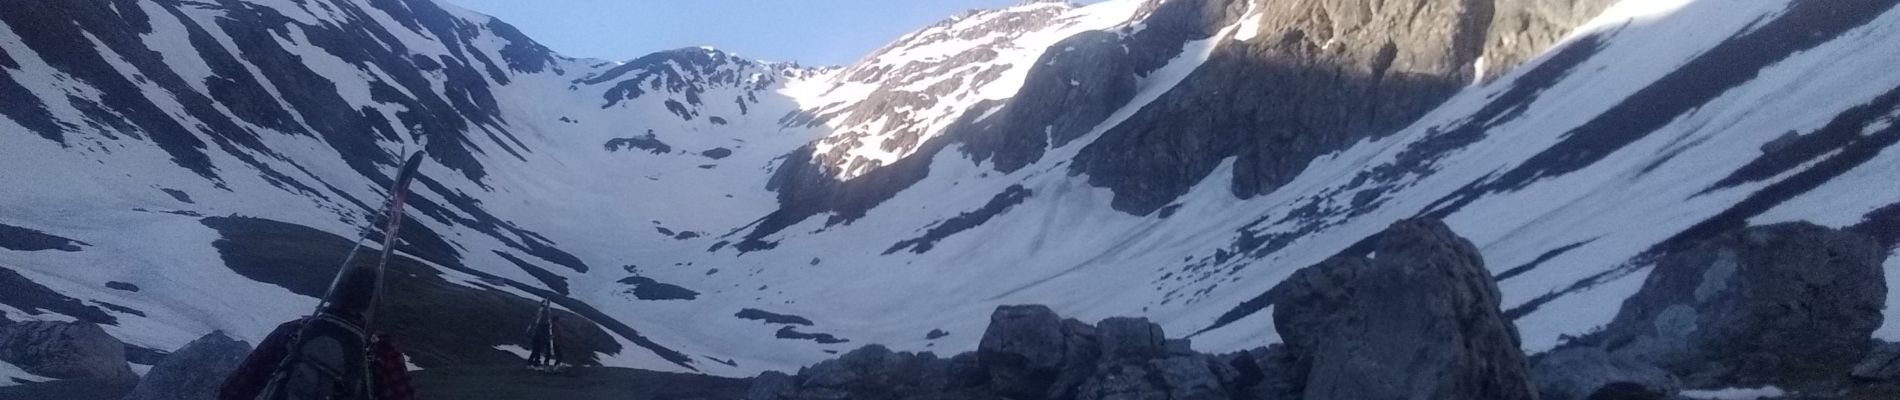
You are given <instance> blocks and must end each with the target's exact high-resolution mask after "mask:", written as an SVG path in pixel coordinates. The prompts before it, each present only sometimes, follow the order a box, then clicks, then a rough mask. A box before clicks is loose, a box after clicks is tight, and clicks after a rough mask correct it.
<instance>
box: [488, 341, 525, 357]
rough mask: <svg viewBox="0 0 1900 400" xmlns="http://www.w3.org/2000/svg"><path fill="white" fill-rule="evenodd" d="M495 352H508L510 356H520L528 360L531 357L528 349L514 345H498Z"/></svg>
mask: <svg viewBox="0 0 1900 400" xmlns="http://www.w3.org/2000/svg"><path fill="white" fill-rule="evenodd" d="M495 350H501V351H506V352H508V353H509V354H514V355H516V356H520V357H521V358H522V359H527V358H528V355H529V354H528V349H524V348H522V347H521V346H516V345H512V344H503V345H496V346H495Z"/></svg>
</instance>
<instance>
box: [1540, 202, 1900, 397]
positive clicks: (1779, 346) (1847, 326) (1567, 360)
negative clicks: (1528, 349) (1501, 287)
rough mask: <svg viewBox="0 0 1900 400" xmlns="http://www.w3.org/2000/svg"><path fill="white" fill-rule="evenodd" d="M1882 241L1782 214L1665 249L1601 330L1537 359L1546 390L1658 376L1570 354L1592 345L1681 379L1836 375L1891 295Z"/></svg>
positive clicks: (1752, 383)
mask: <svg viewBox="0 0 1900 400" xmlns="http://www.w3.org/2000/svg"><path fill="white" fill-rule="evenodd" d="M1885 253H1886V252H1885V250H1884V249H1883V248H1881V246H1879V245H1878V244H1877V243H1876V242H1875V241H1874V240H1873V239H1871V238H1868V237H1866V236H1864V235H1860V234H1856V233H1851V232H1846V231H1842V230H1836V229H1830V228H1825V227H1821V226H1816V225H1813V224H1808V223H1787V224H1778V225H1769V226H1760V227H1751V228H1746V229H1742V230H1737V231H1731V232H1728V233H1724V234H1722V235H1719V236H1717V237H1715V238H1713V239H1710V240H1708V241H1705V242H1703V243H1701V244H1698V245H1696V246H1694V247H1691V248H1688V249H1685V250H1682V251H1679V252H1676V253H1673V254H1669V255H1666V256H1665V257H1664V258H1662V259H1661V261H1660V262H1658V263H1657V264H1656V267H1655V270H1654V271H1653V272H1651V273H1650V275H1649V278H1648V280H1647V281H1645V282H1644V284H1643V288H1642V289H1641V290H1640V291H1638V292H1637V293H1636V294H1635V295H1634V296H1631V297H1630V298H1629V299H1628V300H1626V301H1625V302H1624V303H1623V308H1622V310H1621V312H1619V313H1618V314H1617V316H1616V318H1615V319H1614V320H1612V321H1611V322H1610V324H1609V325H1607V326H1605V327H1604V328H1603V330H1602V331H1600V332H1598V333H1596V334H1593V335H1590V336H1587V337H1584V338H1581V339H1578V340H1575V341H1573V342H1571V343H1569V344H1567V345H1566V346H1565V347H1564V348H1560V349H1558V350H1555V351H1552V352H1551V353H1549V354H1548V355H1546V356H1544V357H1543V358H1542V359H1541V360H1540V361H1539V362H1538V366H1537V368H1538V370H1539V376H1540V378H1545V379H1546V380H1545V381H1544V382H1542V383H1543V384H1544V386H1545V388H1546V389H1547V390H1546V394H1547V396H1546V397H1545V399H1546V400H1569V399H1579V398H1581V397H1577V396H1578V395H1579V394H1582V393H1586V392H1590V391H1592V390H1594V389H1591V388H1590V387H1589V386H1592V385H1597V384H1605V383H1609V382H1616V381H1624V382H1630V381H1634V382H1632V383H1641V384H1645V385H1648V383H1649V382H1654V381H1653V380H1652V379H1653V376H1651V375H1653V374H1644V376H1639V377H1634V378H1631V377H1627V376H1623V375H1627V374H1629V371H1632V370H1634V369H1633V368H1631V367H1628V366H1616V367H1610V366H1605V365H1601V363H1599V365H1596V366H1591V367H1588V368H1589V369H1586V368H1579V366H1578V365H1577V363H1575V362H1572V361H1573V360H1575V357H1576V356H1574V354H1577V353H1578V352H1597V351H1600V352H1603V353H1606V354H1608V355H1609V356H1610V357H1605V359H1610V358H1615V359H1622V360H1642V361H1645V362H1650V363H1653V366H1654V368H1657V369H1660V370H1662V371H1666V372H1667V373H1668V374H1669V375H1671V376H1673V377H1674V379H1680V380H1681V383H1682V386H1683V387H1686V388H1725V387H1761V386H1767V385H1774V386H1778V387H1782V388H1787V389H1792V390H1800V389H1802V388H1811V387H1817V385H1818V386H1828V385H1833V384H1834V383H1833V382H1838V381H1840V380H1842V379H1845V378H1846V377H1848V376H1849V375H1850V373H1853V372H1855V366H1856V364H1860V363H1862V361H1863V359H1865V358H1866V356H1867V354H1868V352H1869V350H1870V349H1871V348H1872V347H1873V342H1872V341H1870V340H1869V339H1868V338H1869V337H1870V336H1871V335H1872V333H1873V331H1874V330H1875V329H1877V328H1879V327H1880V325H1881V322H1882V315H1881V310H1882V307H1883V304H1885V302H1886V297H1887V285H1886V282H1885V278H1884V276H1883V274H1882V272H1881V262H1882V260H1884V259H1885V258H1886V254H1885ZM1880 369H1881V368H1880V367H1868V368H1867V372H1868V373H1877V371H1879V370H1880ZM1592 374H1595V375H1597V376H1589V375H1592ZM1552 377H1563V378H1560V379H1551V378H1552ZM1556 388H1562V389H1563V391H1562V392H1561V393H1559V392H1553V391H1551V390H1553V389H1556ZM1558 394H1562V395H1561V396H1560V395H1558Z"/></svg>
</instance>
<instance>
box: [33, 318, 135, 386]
mask: <svg viewBox="0 0 1900 400" xmlns="http://www.w3.org/2000/svg"><path fill="white" fill-rule="evenodd" d="M0 360H4V361H6V362H8V363H11V364H13V365H15V366H18V367H20V369H22V370H25V371H26V372H28V373H32V374H34V375H39V376H44V377H47V378H53V379H82V380H97V381H101V382H130V381H133V380H136V379H138V376H136V375H134V374H133V373H132V367H131V366H130V365H128V364H126V361H125V343H124V342H120V341H119V339H117V338H114V337H112V335H109V334H106V331H105V330H104V329H100V328H99V325H95V324H91V323H84V322H43V321H35V322H14V323H4V322H0Z"/></svg>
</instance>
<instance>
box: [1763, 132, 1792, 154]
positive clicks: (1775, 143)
mask: <svg viewBox="0 0 1900 400" xmlns="http://www.w3.org/2000/svg"><path fill="white" fill-rule="evenodd" d="M1799 141H1801V133H1800V132H1795V131H1788V132H1786V133H1782V134H1781V136H1778V137H1776V138H1775V140H1770V141H1768V143H1762V144H1761V152H1762V153H1763V154H1774V153H1780V152H1781V151H1782V150H1787V149H1788V146H1793V145H1794V144H1795V142H1799Z"/></svg>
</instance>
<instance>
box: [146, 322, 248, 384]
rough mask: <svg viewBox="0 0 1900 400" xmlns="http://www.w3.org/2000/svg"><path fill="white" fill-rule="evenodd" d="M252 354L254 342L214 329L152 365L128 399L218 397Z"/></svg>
mask: <svg viewBox="0 0 1900 400" xmlns="http://www.w3.org/2000/svg"><path fill="white" fill-rule="evenodd" d="M250 354H251V345H250V344H248V343H244V342H242V341H238V340H237V339H232V338H231V337H229V336H225V335H224V332H212V333H211V334H209V335H205V336H204V337H201V338H198V340H193V341H191V343H188V344H185V347H183V348H180V349H178V351H175V352H172V353H171V355H169V356H166V357H165V360H164V361H160V362H159V363H158V365H155V366H152V370H151V371H148V372H146V373H145V378H144V379H142V380H140V381H139V384H138V386H137V387H136V388H133V389H132V394H131V395H129V396H126V397H125V400H170V399H210V398H214V397H216V395H217V393H218V386H219V385H222V384H224V378H225V377H226V376H229V375H230V374H231V371H235V370H237V366H238V363H240V362H243V361H244V357H245V356H247V355H250Z"/></svg>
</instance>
